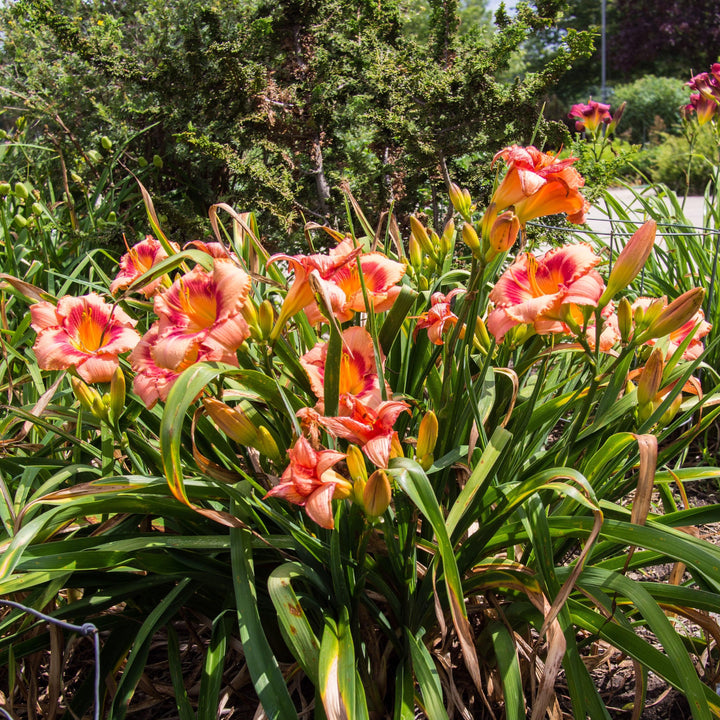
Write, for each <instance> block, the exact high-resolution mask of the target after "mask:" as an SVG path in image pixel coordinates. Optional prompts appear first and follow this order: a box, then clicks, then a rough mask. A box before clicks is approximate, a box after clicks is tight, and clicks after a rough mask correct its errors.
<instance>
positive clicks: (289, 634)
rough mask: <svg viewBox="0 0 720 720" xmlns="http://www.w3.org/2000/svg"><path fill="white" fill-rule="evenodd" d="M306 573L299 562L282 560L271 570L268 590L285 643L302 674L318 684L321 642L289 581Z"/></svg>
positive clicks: (314, 683)
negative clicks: (283, 561)
mask: <svg viewBox="0 0 720 720" xmlns="http://www.w3.org/2000/svg"><path fill="white" fill-rule="evenodd" d="M305 575H306V570H305V568H303V566H302V565H300V564H299V563H295V562H287V563H283V564H282V565H280V566H279V567H277V568H275V570H273V571H272V572H271V573H270V577H269V578H268V593H269V594H270V599H271V600H272V602H273V605H274V606H275V611H276V612H277V614H278V620H279V621H280V631H281V632H282V634H283V637H284V638H285V642H286V643H287V645H288V647H289V648H290V650H291V651H292V653H293V655H294V656H295V658H296V660H297V661H298V663H300V667H301V668H302V669H303V671H304V672H305V674H306V675H307V676H308V677H309V678H310V680H311V681H312V683H313V685H316V686H317V684H318V660H319V657H320V643H319V642H318V639H317V637H316V636H315V633H314V632H313V630H312V628H311V627H310V623H309V622H308V619H307V616H306V615H305V611H304V610H303V607H302V605H301V604H300V601H299V600H298V597H297V595H296V594H295V591H294V590H293V587H292V584H291V583H292V581H293V580H294V579H295V578H302V577H305Z"/></svg>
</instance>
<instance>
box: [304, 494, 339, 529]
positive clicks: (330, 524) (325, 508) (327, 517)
mask: <svg viewBox="0 0 720 720" xmlns="http://www.w3.org/2000/svg"><path fill="white" fill-rule="evenodd" d="M334 493H335V484H334V483H328V484H326V485H321V486H320V487H319V488H318V489H317V490H315V491H314V492H313V493H311V494H310V496H309V497H308V499H307V501H306V502H305V512H306V513H307V514H308V516H309V517H310V518H311V519H312V520H314V521H315V522H316V523H317V524H318V525H319V526H320V527H323V528H325V529H327V530H332V529H333V528H334V527H335V520H334V518H333V512H332V498H333V495H334Z"/></svg>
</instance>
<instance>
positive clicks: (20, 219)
mask: <svg viewBox="0 0 720 720" xmlns="http://www.w3.org/2000/svg"><path fill="white" fill-rule="evenodd" d="M12 224H13V225H14V226H15V228H16V229H17V230H22V229H23V228H24V227H26V226H27V224H28V220H27V218H26V217H25V216H24V215H21V214H20V213H18V214H17V215H16V216H15V217H14V218H13V219H12Z"/></svg>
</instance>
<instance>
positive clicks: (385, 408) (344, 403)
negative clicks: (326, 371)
mask: <svg viewBox="0 0 720 720" xmlns="http://www.w3.org/2000/svg"><path fill="white" fill-rule="evenodd" d="M409 410H410V406H409V405H408V404H407V403H406V402H403V401H402V400H387V401H385V402H381V403H380V404H379V405H378V406H377V408H376V409H375V410H373V409H372V408H370V407H368V406H367V405H365V404H363V403H362V402H360V400H358V399H357V398H356V397H354V396H353V395H347V394H346V395H343V396H341V398H340V410H339V417H319V418H318V419H317V421H318V422H319V423H320V425H322V426H323V427H324V428H325V429H326V430H327V431H328V432H329V433H331V434H332V435H335V436H336V437H341V438H344V439H345V440H349V441H350V442H352V443H355V444H356V445H359V446H360V448H361V449H362V451H363V452H364V453H365V455H367V457H368V458H369V460H370V462H372V463H373V464H374V465H375V466H376V467H379V468H386V467H387V466H388V462H389V461H390V449H391V445H392V438H393V435H397V433H396V432H395V431H394V430H393V425H394V424H395V421H396V420H397V418H398V416H399V415H400V413H403V412H408V411H409Z"/></svg>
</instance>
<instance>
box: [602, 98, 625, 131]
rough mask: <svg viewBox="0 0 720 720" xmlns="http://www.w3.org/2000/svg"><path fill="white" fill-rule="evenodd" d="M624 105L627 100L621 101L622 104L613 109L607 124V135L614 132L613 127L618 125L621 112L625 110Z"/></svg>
mask: <svg viewBox="0 0 720 720" xmlns="http://www.w3.org/2000/svg"><path fill="white" fill-rule="evenodd" d="M626 105H627V102H623V103H622V105H620V107H619V108H618V109H617V110H616V111H615V114H614V115H613V116H612V120H611V121H610V124H609V125H608V126H607V134H608V135H612V134H613V133H614V132H615V128H616V127H617V126H618V123H619V122H620V120H621V118H622V116H623V113H624V112H625V106H626Z"/></svg>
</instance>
